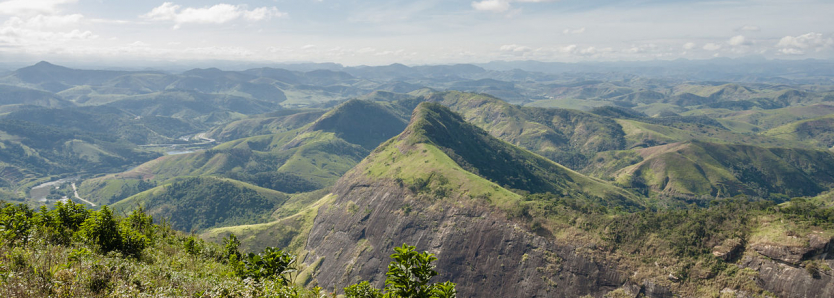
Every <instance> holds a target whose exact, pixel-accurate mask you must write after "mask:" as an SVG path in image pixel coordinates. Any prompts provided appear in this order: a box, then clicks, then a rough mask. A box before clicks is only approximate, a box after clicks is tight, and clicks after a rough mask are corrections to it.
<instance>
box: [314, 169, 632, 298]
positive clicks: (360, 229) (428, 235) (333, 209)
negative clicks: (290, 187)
mask: <svg viewBox="0 0 834 298" xmlns="http://www.w3.org/2000/svg"><path fill="white" fill-rule="evenodd" d="M344 181H351V179H344V178H343V179H342V180H341V181H340V182H339V183H337V185H336V186H335V187H334V188H333V193H334V194H335V195H337V196H338V197H337V199H336V200H335V202H334V204H333V205H331V206H323V207H321V208H320V209H319V214H318V216H317V217H316V220H315V223H314V225H313V228H312V231H311V232H310V236H309V238H308V242H307V250H308V251H310V253H309V254H308V255H307V257H306V258H305V260H304V263H305V264H308V265H311V264H316V263H317V262H318V261H321V264H320V266H319V269H318V270H317V271H316V275H315V276H314V277H315V279H316V281H317V282H318V284H319V286H322V287H323V288H325V289H334V288H336V290H339V291H341V288H342V287H345V286H347V285H349V284H351V283H354V282H357V281H358V280H360V279H362V280H369V281H370V282H371V283H372V284H374V285H376V286H377V287H382V286H383V285H384V280H385V272H386V271H387V266H388V264H389V263H390V262H391V258H390V255H391V254H392V253H393V248H394V247H395V246H400V245H402V244H403V243H408V244H409V245H415V246H416V247H417V249H418V250H420V251H423V250H425V251H429V252H431V253H434V254H435V255H436V256H437V257H438V259H439V260H438V261H437V262H436V265H437V270H438V271H439V272H440V275H439V276H438V277H436V279H437V280H438V281H440V280H451V281H453V282H455V283H457V289H458V294H459V297H579V296H582V295H586V294H590V295H593V296H597V297H599V296H602V295H604V294H605V293H607V292H609V291H611V290H614V289H616V288H618V287H620V286H622V285H623V284H624V282H625V278H624V277H623V276H622V275H621V274H620V273H619V272H618V271H617V270H616V268H617V265H616V264H610V263H605V262H601V261H595V260H593V258H591V257H588V256H586V255H584V254H582V253H580V252H579V251H578V250H577V248H576V247H574V246H571V245H568V244H562V243H554V242H552V241H550V240H548V239H546V238H544V237H541V236H537V235H535V234H531V233H529V232H528V231H527V230H525V229H524V228H520V227H516V226H514V225H513V224H512V223H511V222H509V221H507V220H506V218H505V217H504V215H501V214H492V213H491V212H490V210H491V209H489V208H487V207H484V206H482V205H480V204H478V203H475V202H474V200H471V199H469V198H462V199H459V200H457V201H456V202H454V203H435V202H429V201H428V200H429V199H415V198H414V197H415V196H414V194H413V193H411V191H409V190H408V189H407V188H405V187H402V186H400V185H398V184H397V183H395V182H393V181H376V182H366V183H361V182H360V183H357V182H356V181H355V180H354V181H353V182H351V183H344ZM448 200H449V199H447V201H448ZM322 258H323V260H320V259H322Z"/></svg>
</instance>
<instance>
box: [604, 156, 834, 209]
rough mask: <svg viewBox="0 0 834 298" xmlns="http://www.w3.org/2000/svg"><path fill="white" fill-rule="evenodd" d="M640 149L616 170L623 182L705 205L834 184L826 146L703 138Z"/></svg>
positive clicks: (778, 197)
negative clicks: (631, 160) (629, 162)
mask: <svg viewBox="0 0 834 298" xmlns="http://www.w3.org/2000/svg"><path fill="white" fill-rule="evenodd" d="M636 151H637V153H638V154H640V155H641V156H642V159H643V160H642V161H640V162H639V163H637V164H635V165H633V166H629V167H626V168H624V169H622V170H620V171H619V173H618V174H615V175H616V176H617V178H616V180H617V181H618V183H620V184H621V185H624V186H627V187H632V188H638V189H640V188H642V189H645V191H646V192H647V193H649V192H650V193H654V194H657V195H661V196H668V197H679V198H684V199H686V198H689V199H699V200H700V201H701V202H700V203H702V204H703V203H705V202H707V201H709V200H711V199H712V198H716V197H733V196H736V195H740V194H743V195H747V196H753V197H763V198H769V199H771V200H775V201H782V200H785V199H787V198H791V197H798V196H814V195H817V194H819V193H820V192H822V191H825V190H827V189H830V188H831V187H832V186H834V154H832V153H831V152H827V151H817V150H809V149H790V148H765V147H756V146H750V145H730V144H716V143H706V142H701V141H690V142H685V143H672V144H668V145H662V146H655V147H649V148H645V149H639V150H636Z"/></svg>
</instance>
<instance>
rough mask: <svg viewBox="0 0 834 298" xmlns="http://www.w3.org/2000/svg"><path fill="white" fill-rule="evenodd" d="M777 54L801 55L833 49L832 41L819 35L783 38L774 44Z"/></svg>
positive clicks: (833, 42) (833, 41) (833, 40)
mask: <svg viewBox="0 0 834 298" xmlns="http://www.w3.org/2000/svg"><path fill="white" fill-rule="evenodd" d="M776 47H777V48H780V49H779V52H780V53H782V54H788V55H803V54H805V53H807V52H808V51H814V52H820V51H822V50H825V49H828V48H831V47H834V39H832V38H831V37H828V38H826V37H824V36H823V35H822V34H821V33H814V32H811V33H806V34H803V35H800V36H797V37H793V36H785V37H782V39H781V40H779V43H777V44H776Z"/></svg>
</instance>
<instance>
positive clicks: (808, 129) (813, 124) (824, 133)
mask: <svg viewBox="0 0 834 298" xmlns="http://www.w3.org/2000/svg"><path fill="white" fill-rule="evenodd" d="M762 134H764V135H767V136H772V137H776V138H780V139H786V140H792V141H798V142H806V143H809V144H812V145H814V146H818V147H823V148H834V116H832V115H828V116H823V117H819V118H813V119H808V120H801V121H797V122H794V123H790V124H785V125H782V126H778V127H774V128H772V129H769V130H767V131H765V132H763V133H762Z"/></svg>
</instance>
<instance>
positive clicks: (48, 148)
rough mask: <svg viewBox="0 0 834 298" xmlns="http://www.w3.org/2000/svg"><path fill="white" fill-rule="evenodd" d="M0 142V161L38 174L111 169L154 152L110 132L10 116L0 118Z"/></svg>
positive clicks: (142, 158)
mask: <svg viewBox="0 0 834 298" xmlns="http://www.w3.org/2000/svg"><path fill="white" fill-rule="evenodd" d="M0 146H2V148H3V150H0V162H2V163H4V164H8V165H12V166H13V167H17V168H19V169H20V171H23V172H32V173H37V174H39V175H41V176H48V175H56V174H62V173H69V172H74V173H84V172H88V173H91V172H92V173H97V172H102V171H113V170H118V169H122V168H124V167H126V166H127V165H130V164H136V163H140V162H144V161H147V160H150V159H152V158H154V157H156V156H158V155H157V153H153V152H147V151H143V150H140V149H139V148H138V147H137V146H136V145H135V144H132V143H129V142H127V141H125V140H121V139H119V137H118V136H116V135H113V134H106V133H92V132H86V131H82V130H77V129H71V128H63V127H52V126H45V125H40V124H37V123H33V122H28V121H21V120H11V119H0ZM13 172H14V171H13Z"/></svg>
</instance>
